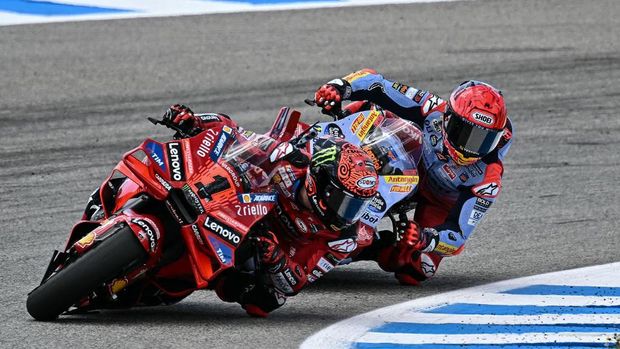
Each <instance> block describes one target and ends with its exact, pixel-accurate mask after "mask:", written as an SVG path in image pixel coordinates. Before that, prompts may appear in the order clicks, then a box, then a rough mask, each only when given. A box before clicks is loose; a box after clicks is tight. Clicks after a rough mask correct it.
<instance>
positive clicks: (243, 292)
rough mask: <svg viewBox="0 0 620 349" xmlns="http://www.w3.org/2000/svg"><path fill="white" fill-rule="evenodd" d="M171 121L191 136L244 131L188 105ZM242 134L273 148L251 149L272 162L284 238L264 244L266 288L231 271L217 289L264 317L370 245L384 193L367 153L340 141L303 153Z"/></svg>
mask: <svg viewBox="0 0 620 349" xmlns="http://www.w3.org/2000/svg"><path fill="white" fill-rule="evenodd" d="M164 118H165V119H168V120H170V121H172V122H173V123H174V124H176V125H178V126H179V127H180V128H181V129H184V130H188V131H189V132H187V133H189V134H197V133H199V132H201V131H202V130H204V129H207V128H209V127H211V126H209V123H213V122H223V123H226V125H227V126H230V127H237V125H236V124H235V123H234V122H233V121H231V120H230V119H229V118H228V117H227V116H226V115H224V114H194V113H193V112H192V111H191V110H190V109H189V108H187V107H185V106H182V105H174V106H172V107H171V108H170V109H169V110H168V111H167V112H166V114H165V116H164ZM239 135H240V137H246V138H247V139H248V140H251V141H257V142H258V141H265V140H266V141H267V142H271V144H270V145H269V147H267V148H264V147H260V146H257V147H255V149H252V150H251V151H252V152H253V153H256V156H257V158H260V159H264V158H269V160H270V161H268V162H269V164H267V165H265V164H262V165H261V168H262V169H263V170H264V171H265V172H267V173H271V175H270V176H269V177H270V178H271V183H272V184H274V185H275V186H276V189H277V190H278V192H279V195H278V204H277V205H276V208H275V209H274V213H273V214H271V215H270V217H269V223H270V224H269V225H270V227H271V229H273V230H274V231H276V232H277V233H278V234H277V236H276V234H274V233H273V232H271V231H267V232H265V234H263V236H259V237H258V238H257V240H256V244H257V246H258V250H259V259H260V262H261V265H262V271H263V273H262V274H263V275H262V278H263V282H262V285H261V284H260V283H259V284H256V282H255V280H256V279H255V278H254V276H250V275H248V274H247V273H245V274H244V273H241V272H238V271H236V270H231V271H230V272H229V273H228V274H225V275H223V276H222V277H221V278H220V279H219V282H217V285H216V286H215V290H216V292H217V294H218V296H219V297H220V298H221V299H222V300H224V301H228V302H239V303H240V304H241V305H242V307H243V308H244V309H245V310H246V311H247V312H248V314H250V315H253V316H259V317H264V316H266V315H267V313H269V312H270V311H273V310H275V309H276V308H278V307H280V306H282V305H283V304H284V302H285V300H286V297H287V296H292V295H295V294H297V292H299V291H300V290H301V289H302V288H303V287H304V286H305V285H306V284H307V283H309V282H310V283H311V282H314V281H316V280H317V279H318V278H320V277H321V276H322V275H323V274H325V273H327V272H329V271H330V270H332V269H333V268H334V267H335V266H336V265H338V263H339V262H340V261H341V260H342V259H345V258H347V256H349V254H350V253H351V252H353V251H354V250H356V248H364V247H366V246H369V245H370V243H371V242H372V239H373V234H372V232H373V231H374V229H372V228H370V227H366V226H365V225H364V224H363V223H361V222H359V218H360V216H361V214H362V213H363V212H364V211H365V209H366V207H367V206H368V204H369V203H370V202H371V201H372V198H373V197H374V196H375V194H376V193H377V186H378V183H379V181H378V174H377V172H376V170H375V167H374V165H373V162H372V160H371V159H370V158H369V156H368V155H367V153H365V152H364V151H363V150H362V149H360V148H358V147H356V146H354V145H353V144H351V143H348V142H346V141H344V140H342V139H339V138H319V139H316V140H315V142H314V145H313V149H312V151H310V149H309V144H306V145H305V147H304V148H302V149H298V148H296V147H294V146H293V145H291V144H290V143H278V142H275V141H272V140H271V139H269V138H267V137H265V136H262V135H257V134H254V133H252V132H247V131H246V132H243V133H240V134H239ZM257 144H258V143H257ZM262 144H265V143H262ZM263 149H265V150H263ZM247 172H248V173H246V174H244V175H251V171H247ZM255 284H256V285H255Z"/></svg>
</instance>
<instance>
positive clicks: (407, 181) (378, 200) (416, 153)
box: [315, 109, 422, 228]
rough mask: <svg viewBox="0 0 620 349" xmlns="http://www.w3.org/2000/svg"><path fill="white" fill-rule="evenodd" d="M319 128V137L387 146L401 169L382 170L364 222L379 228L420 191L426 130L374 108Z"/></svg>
mask: <svg viewBox="0 0 620 349" xmlns="http://www.w3.org/2000/svg"><path fill="white" fill-rule="evenodd" d="M315 130H316V131H317V133H318V134H319V137H340V138H344V139H345V140H346V141H348V142H350V143H353V144H355V145H358V146H360V147H362V149H365V150H367V149H368V148H371V147H379V148H381V149H384V150H385V155H386V158H387V159H388V160H389V162H388V165H389V167H390V168H394V169H398V170H399V171H400V172H398V173H397V174H395V173H393V174H389V173H379V188H378V194H377V196H376V197H375V200H373V203H372V204H371V205H370V206H369V207H368V209H366V211H365V212H364V213H363V214H362V217H361V219H360V221H361V222H362V223H364V224H366V225H368V226H370V227H372V228H375V227H376V226H377V225H378V224H379V221H380V220H381V219H382V218H383V216H384V215H385V213H386V212H387V211H388V210H389V209H390V207H392V206H393V205H394V204H396V203H397V202H399V201H400V200H402V199H404V198H405V197H407V196H409V195H411V194H412V193H413V192H414V191H415V190H416V187H417V184H418V172H417V164H418V162H419V160H420V157H421V151H422V132H421V131H420V130H419V129H418V128H417V127H415V126H414V125H413V124H411V123H409V122H407V121H406V120H403V119H400V118H387V117H385V116H384V114H383V113H382V112H381V111H380V110H376V109H372V110H366V111H361V112H358V113H353V114H351V115H350V116H348V117H346V118H344V119H341V120H337V121H329V122H321V123H318V124H317V125H316V126H315ZM367 152H368V151H367ZM369 155H371V154H369ZM371 157H372V156H371ZM373 160H374V159H373Z"/></svg>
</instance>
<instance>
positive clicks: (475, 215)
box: [467, 210, 484, 225]
mask: <svg viewBox="0 0 620 349" xmlns="http://www.w3.org/2000/svg"><path fill="white" fill-rule="evenodd" d="M482 217H484V212H482V211H478V210H472V211H471V214H470V215H469V219H468V220H467V224H469V225H476V224H478V222H479V221H480V220H481V219H482Z"/></svg>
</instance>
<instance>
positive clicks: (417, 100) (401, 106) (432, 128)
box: [343, 69, 512, 284]
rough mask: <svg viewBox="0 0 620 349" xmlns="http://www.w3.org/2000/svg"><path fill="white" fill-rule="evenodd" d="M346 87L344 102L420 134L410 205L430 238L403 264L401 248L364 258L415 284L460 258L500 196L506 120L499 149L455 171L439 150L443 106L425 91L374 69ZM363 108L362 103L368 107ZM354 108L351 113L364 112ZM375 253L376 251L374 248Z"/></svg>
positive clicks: (507, 142) (356, 75)
mask: <svg viewBox="0 0 620 349" xmlns="http://www.w3.org/2000/svg"><path fill="white" fill-rule="evenodd" d="M343 79H344V80H346V81H347V82H348V83H349V84H350V90H348V91H347V94H348V95H347V96H345V97H346V98H348V99H350V100H353V101H367V102H370V103H372V104H376V105H379V106H380V107H382V108H383V109H386V110H389V111H391V112H393V113H395V114H396V115H398V116H399V117H401V118H403V119H406V120H409V121H411V122H413V123H414V124H416V125H417V126H418V127H420V128H421V129H422V131H423V134H424V137H423V142H424V145H423V152H422V159H421V161H420V164H419V173H420V178H421V180H420V184H419V186H418V191H417V192H416V194H415V196H414V200H415V201H416V202H417V203H418V205H417V206H416V211H415V216H414V220H415V221H417V222H418V223H419V224H420V226H421V227H422V228H424V229H425V230H426V231H427V232H429V233H430V234H431V235H432V239H431V241H430V245H429V246H428V247H427V248H426V249H424V250H423V251H411V255H410V256H408V257H407V258H406V260H403V257H402V256H403V255H407V254H403V253H402V252H403V251H401V250H400V249H402V248H403V247H400V246H388V247H381V248H374V249H373V248H371V249H368V252H367V253H365V254H364V255H365V256H363V257H364V258H369V259H374V260H376V261H377V262H378V263H379V265H380V266H381V267H382V268H383V269H385V270H387V271H393V272H395V274H396V277H397V278H398V279H399V281H400V282H401V283H404V284H418V283H419V282H420V281H423V280H425V279H427V278H429V277H432V276H433V275H434V274H435V272H436V271H437V267H438V266H439V263H440V262H441V260H442V258H443V257H446V256H453V255H457V254H459V253H460V252H461V251H462V250H463V248H464V244H465V241H466V240H467V238H468V237H469V235H470V234H471V233H472V232H473V230H474V228H475V227H476V225H478V223H480V221H481V220H482V218H483V217H484V216H485V214H486V213H487V211H488V209H489V208H490V206H491V205H492V203H493V202H494V201H495V200H496V198H497V196H498V195H499V192H500V190H501V187H502V184H501V178H502V175H503V172H504V166H503V163H502V161H503V159H504V157H505V156H506V154H507V152H508V150H509V148H510V146H511V144H512V124H511V122H510V120H508V122H507V124H506V127H505V129H504V136H503V139H502V140H501V141H500V143H499V144H498V146H497V148H496V149H495V150H493V151H492V152H491V153H489V154H487V155H486V156H484V157H483V158H481V159H480V160H479V161H477V162H476V163H474V164H472V165H468V166H459V165H457V164H455V163H454V161H453V160H452V159H451V158H450V157H449V156H448V154H447V152H446V151H445V150H444V147H443V132H442V131H443V130H442V128H443V126H442V120H443V119H442V117H443V113H444V112H445V110H446V106H447V102H446V101H444V100H443V99H441V98H439V97H438V96H436V95H434V94H433V93H430V92H428V91H425V90H420V89H416V88H413V87H411V86H408V85H405V84H402V83H399V82H394V81H390V80H387V79H385V78H383V76H381V75H379V74H377V72H376V71H374V70H372V69H364V70H360V71H358V72H355V73H352V74H350V75H348V76H346V77H344V78H343ZM367 102H364V103H367ZM364 103H362V102H356V103H352V104H351V105H350V106H348V107H347V109H349V110H350V111H355V109H359V108H366V107H368V106H364ZM373 247H376V246H375V245H373Z"/></svg>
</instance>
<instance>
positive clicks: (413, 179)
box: [383, 176, 419, 184]
mask: <svg viewBox="0 0 620 349" xmlns="http://www.w3.org/2000/svg"><path fill="white" fill-rule="evenodd" d="M383 179H384V180H385V183H387V184H418V180H419V177H418V176H383Z"/></svg>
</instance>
